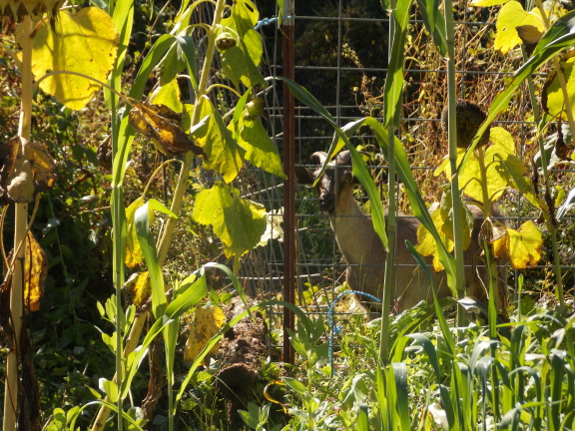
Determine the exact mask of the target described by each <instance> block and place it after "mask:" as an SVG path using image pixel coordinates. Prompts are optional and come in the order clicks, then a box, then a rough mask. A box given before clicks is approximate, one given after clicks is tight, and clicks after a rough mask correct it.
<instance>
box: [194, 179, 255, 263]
mask: <svg viewBox="0 0 575 431" xmlns="http://www.w3.org/2000/svg"><path fill="white" fill-rule="evenodd" d="M192 218H193V219H194V220H195V221H196V222H198V223H201V224H204V225H211V226H212V227H213V229H214V233H215V234H216V235H217V236H218V238H219V239H220V240H221V241H222V242H223V243H224V251H225V253H226V256H227V257H231V256H236V257H239V256H241V255H243V254H244V253H246V252H247V251H249V250H251V249H252V248H254V247H255V246H256V245H257V244H258V242H259V241H260V238H261V236H262V235H263V233H264V232H265V229H266V221H265V208H263V206H261V205H260V204H257V203H255V202H252V201H249V200H247V199H242V198H240V192H239V190H237V189H235V188H233V187H230V186H228V185H226V184H224V183H223V182H221V181H218V182H217V183H216V184H215V185H214V187H212V188H211V189H209V190H203V191H201V192H200V193H199V194H198V196H197V198H196V205H195V207H194V212H193V214H192Z"/></svg>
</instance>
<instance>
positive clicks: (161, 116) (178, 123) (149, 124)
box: [129, 102, 203, 157]
mask: <svg viewBox="0 0 575 431" xmlns="http://www.w3.org/2000/svg"><path fill="white" fill-rule="evenodd" d="M129 122H130V125H131V126H132V127H133V128H134V130H136V131H137V132H138V133H141V134H142V135H144V136H147V137H148V138H150V139H151V140H152V141H153V142H154V144H155V145H156V148H157V149H158V151H160V152H161V153H162V154H165V155H166V156H169V157H173V156H177V155H179V154H184V153H186V152H188V151H193V152H194V154H198V155H199V154H203V151H202V149H201V148H200V147H198V146H197V145H195V144H194V143H193V142H192V141H191V140H190V138H189V137H188V135H187V134H186V132H185V131H184V128H183V127H182V116H181V115H180V114H177V113H176V112H174V111H172V110H171V109H170V108H168V107H166V106H164V105H151V104H147V103H143V102H136V103H135V106H134V109H132V111H130V120H129Z"/></svg>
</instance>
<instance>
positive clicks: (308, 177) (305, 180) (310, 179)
mask: <svg viewBox="0 0 575 431" xmlns="http://www.w3.org/2000/svg"><path fill="white" fill-rule="evenodd" d="M295 176H296V179H297V182H298V184H301V185H304V186H311V185H312V184H313V183H314V181H315V175H314V174H313V172H311V171H310V170H309V169H306V168H304V167H303V166H296V167H295Z"/></svg>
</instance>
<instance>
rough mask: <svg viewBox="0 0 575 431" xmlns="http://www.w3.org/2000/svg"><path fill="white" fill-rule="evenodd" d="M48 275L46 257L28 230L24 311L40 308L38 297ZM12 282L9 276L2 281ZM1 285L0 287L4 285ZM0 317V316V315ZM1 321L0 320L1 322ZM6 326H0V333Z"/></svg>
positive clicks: (41, 292)
mask: <svg viewBox="0 0 575 431" xmlns="http://www.w3.org/2000/svg"><path fill="white" fill-rule="evenodd" d="M7 259H8V262H12V260H13V259H14V250H11V251H10V253H9V254H8V258H7ZM47 275H48V258H47V257H46V254H45V253H44V250H42V247H40V244H38V241H36V238H34V235H32V233H31V232H28V234H27V236H26V248H25V251H24V307H25V309H26V312H27V313H28V312H32V311H38V310H39V309H40V298H41V297H42V295H43V294H44V282H45V281H46V276H47ZM11 282H12V278H11V276H10V277H8V278H7V279H6V280H5V281H4V283H5V284H8V288H9V287H10V283H11ZM5 284H3V285H2V288H4V287H5ZM0 319H1V317H0ZM1 323H2V322H0V324H1ZM0 326H1V325H0ZM7 329H8V328H0V333H1V332H2V331H3V330H4V331H6V330H7Z"/></svg>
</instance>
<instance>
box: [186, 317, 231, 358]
mask: <svg viewBox="0 0 575 431" xmlns="http://www.w3.org/2000/svg"><path fill="white" fill-rule="evenodd" d="M225 324H226V316H224V312H223V311H222V309H221V308H220V307H205V308H198V309H196V312H195V315H194V320H193V322H192V324H191V325H190V330H189V332H188V340H187V341H186V346H185V347H184V361H186V362H189V363H192V362H194V360H195V359H196V357H197V356H198V355H199V354H200V352H201V351H202V350H203V348H204V347H205V345H206V344H208V341H210V339H211V338H212V337H213V336H214V335H216V334H217V333H218V332H219V331H220V329H222V327H223V326H224V325H225ZM219 349H220V342H219V341H218V343H216V345H215V346H214V347H212V349H211V350H210V352H209V353H208V354H207V355H206V357H205V358H204V359H202V361H201V363H200V365H204V364H207V363H209V360H210V357H212V356H214V355H215V354H216V353H218V350H219Z"/></svg>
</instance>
